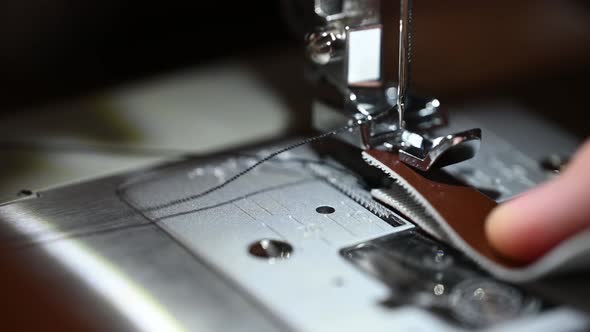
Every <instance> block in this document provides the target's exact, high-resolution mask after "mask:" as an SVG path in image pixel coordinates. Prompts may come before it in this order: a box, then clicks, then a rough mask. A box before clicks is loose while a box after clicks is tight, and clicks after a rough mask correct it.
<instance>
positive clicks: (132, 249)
mask: <svg viewBox="0 0 590 332" xmlns="http://www.w3.org/2000/svg"><path fill="white" fill-rule="evenodd" d="M124 177H125V176H115V177H109V178H105V179H101V180H97V181H92V182H87V183H83V184H80V185H69V186H67V187H64V188H61V189H54V190H51V191H46V192H42V194H41V196H40V197H39V198H36V199H26V200H21V201H18V202H14V203H11V204H8V205H5V206H2V207H0V220H1V226H0V238H1V239H2V241H1V243H2V256H1V257H4V256H5V255H12V254H14V255H16V257H19V258H20V262H22V263H23V265H22V266H20V267H19V268H22V269H24V271H25V272H26V273H27V274H29V275H30V276H31V278H32V279H33V280H37V282H43V283H44V287H45V288H48V289H59V290H60V293H59V295H57V294H55V295H54V296H59V305H60V306H61V305H63V306H64V309H62V310H67V309H66V308H67V307H74V308H76V307H79V308H86V309H85V310H84V311H85V312H86V314H87V315H88V316H90V317H87V318H86V320H85V322H84V324H85V325H84V326H81V327H80V326H79V327H80V328H83V329H88V330H94V329H96V328H98V329H99V330H103V331H104V330H109V331H252V330H256V331H283V330H285V329H286V327H285V326H284V325H283V324H282V323H281V322H280V321H278V320H277V319H276V318H275V317H273V316H272V315H269V314H268V312H267V311H266V309H265V308H264V307H263V306H261V305H260V304H258V303H257V302H256V301H253V299H252V297H251V296H250V295H248V294H247V293H244V292H243V291H241V290H240V288H239V287H236V285H235V284H233V283H229V282H228V281H227V276H224V275H223V274H219V273H218V271H215V270H214V269H212V268H211V267H210V266H208V264H207V262H205V261H203V260H201V259H199V258H198V254H197V253H194V252H191V251H189V250H187V249H186V248H184V247H183V246H181V245H179V244H178V243H177V242H176V241H174V240H172V239H171V238H170V236H169V235H168V234H166V233H165V232H163V231H162V230H161V229H159V228H158V226H157V225H154V224H152V223H150V222H149V221H147V220H146V219H144V218H143V217H141V216H140V215H138V214H136V213H133V212H132V211H131V210H130V209H129V207H128V206H127V205H126V204H124V203H123V202H122V201H121V200H120V199H118V198H117V196H116V195H114V191H115V189H116V187H117V185H118V184H120V182H121V181H123V180H124ZM2 267H3V269H2V271H3V272H5V271H6V267H5V266H4V265H2ZM47 279H49V280H50V281H51V282H47ZM19 296H40V295H39V294H36V293H32V294H26V293H24V294H19ZM15 302H18V301H15V299H11V298H9V297H7V296H6V293H5V295H4V296H3V299H2V307H3V308H5V306H7V305H9V303H12V304H10V305H11V306H12V305H14V303H15ZM66 303H67V304H68V306H66ZM88 303H91V304H92V306H90V305H88ZM12 309H13V310H14V311H16V309H20V310H21V311H18V312H17V314H18V315H20V316H21V317H25V318H23V319H25V320H28V319H30V317H29V318H26V315H27V312H28V311H30V310H27V308H18V307H17V308H12ZM105 311H106V313H105V314H104V316H103V315H99V313H101V312H105ZM93 312H95V313H94V314H93ZM69 315H71V316H72V320H74V319H75V315H74V313H73V312H69ZM227 317H231V319H227ZM23 326H27V324H24V323H23V322H22V321H21V322H20V323H19V328H23ZM4 327H6V325H4ZM7 328H8V329H10V326H9V327H7ZM16 329H17V327H16V326H14V329H13V330H16ZM42 329H43V330H46V331H54V330H56V328H55V327H54V326H51V325H46V326H43V327H42Z"/></svg>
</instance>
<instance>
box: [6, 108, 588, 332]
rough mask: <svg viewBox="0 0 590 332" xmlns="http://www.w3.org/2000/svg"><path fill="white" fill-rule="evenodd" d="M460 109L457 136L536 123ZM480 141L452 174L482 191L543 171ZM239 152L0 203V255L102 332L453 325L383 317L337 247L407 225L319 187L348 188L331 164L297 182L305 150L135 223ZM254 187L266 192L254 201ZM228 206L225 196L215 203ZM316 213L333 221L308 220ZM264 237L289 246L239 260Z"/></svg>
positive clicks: (378, 286)
mask: <svg viewBox="0 0 590 332" xmlns="http://www.w3.org/2000/svg"><path fill="white" fill-rule="evenodd" d="M470 110H471V112H470V113H469V114H467V115H465V116H461V115H460V114H457V116H456V118H455V121H454V123H455V124H456V125H457V126H459V127H463V126H467V125H471V124H473V122H472V121H477V118H478V117H477V116H478V115H479V118H485V119H487V117H488V116H489V117H491V119H492V120H491V121H486V123H485V126H484V127H485V128H486V129H487V130H490V131H491V130H496V129H499V130H502V129H503V127H504V126H503V123H501V121H498V119H501V118H503V117H501V116H498V114H502V112H503V111H510V113H511V114H513V115H514V117H515V118H517V119H518V118H522V119H523V121H524V123H523V125H526V124H528V123H534V122H531V121H532V120H531V119H530V118H527V117H526V116H521V115H519V113H518V112H516V111H515V110H514V109H510V108H509V107H508V106H506V105H498V106H496V107H490V108H489V109H487V110H485V109H484V111H482V112H480V113H482V114H479V113H478V112H477V111H478V109H477V108H476V107H471V108H470ZM469 116H471V120H469ZM474 118H475V120H474ZM493 119H496V121H495V122H494V120H493ZM470 121H471V122H470ZM475 124H477V125H479V123H478V122H476V123H475ZM514 125H515V126H517V125H518V123H517V122H515V123H514ZM543 128H544V127H543ZM504 129H506V128H504ZM513 129H514V128H513ZM499 132H500V133H502V132H501V131H499ZM542 133H543V135H542V136H540V135H539V136H538V137H534V138H535V139H536V143H540V144H542V146H543V147H544V148H545V149H547V150H551V149H563V148H564V147H567V146H571V147H572V148H573V146H574V143H575V141H572V140H568V139H567V138H566V136H565V135H562V134H560V133H555V134H552V131H551V130H543V131H542ZM502 135H503V136H504V134H502ZM554 135H555V136H557V137H553V136H554ZM545 140H546V141H545ZM486 142H489V143H490V145H484V146H483V147H482V152H483V153H480V154H478V155H477V156H476V158H474V159H472V160H469V161H467V162H465V163H461V164H456V165H452V166H450V167H451V168H450V170H451V171H454V172H456V173H455V174H458V175H461V176H463V177H465V178H470V177H471V179H472V180H473V181H475V182H477V181H480V184H481V183H483V182H481V181H483V180H482V177H483V176H484V175H485V176H487V177H489V178H490V179H491V182H490V184H492V185H496V186H497V187H498V188H500V189H501V188H502V187H503V186H504V187H506V186H508V187H509V189H510V190H509V191H510V192H509V193H507V196H508V197H509V196H510V195H514V194H518V193H519V192H522V190H525V189H527V188H530V187H531V186H533V185H535V183H539V182H542V181H545V180H547V179H549V178H550V176H552V175H550V174H545V173H543V171H542V170H540V169H538V168H536V167H537V166H538V164H537V162H536V160H535V159H534V158H536V157H537V155H540V152H542V151H535V152H533V153H532V154H528V152H527V150H526V145H523V144H525V143H526V142H521V141H518V140H517V141H516V142H515V144H516V145H511V144H512V143H507V142H505V141H502V140H501V139H499V138H498V139H490V140H488V141H486ZM554 142H556V143H559V144H558V146H556V145H554ZM492 143H493V144H492ZM275 149H276V146H264V147H261V148H260V150H257V151H258V153H259V154H260V155H265V154H267V153H268V152H269V151H274V150H275ZM486 151H487V152H486ZM522 151H524V152H522ZM241 152H242V154H241V155H240V156H235V155H230V156H211V157H208V158H198V159H192V160H187V161H179V162H176V163H173V164H170V165H164V166H162V167H158V168H150V169H146V170H138V171H136V172H131V173H127V174H121V175H118V176H113V177H108V178H103V179H99V180H96V181H92V182H86V183H79V184H73V185H69V186H65V187H62V188H57V189H53V190H49V191H43V192H41V193H40V196H39V197H37V198H35V197H31V198H27V199H23V200H19V201H15V202H12V203H9V204H6V205H4V206H2V207H0V234H1V241H0V243H2V246H3V249H2V253H4V254H5V253H8V252H14V253H18V254H19V255H20V256H19V257H20V260H19V262H22V264H23V266H24V267H29V268H33V269H35V270H37V271H39V269H41V270H42V271H43V274H41V273H38V272H37V273H31V276H32V277H35V276H39V277H41V276H42V275H53V274H55V275H63V274H67V275H69V276H70V278H69V279H66V278H58V277H56V278H54V280H53V282H52V283H50V284H47V287H48V288H54V289H60V290H67V291H63V294H62V295H61V296H62V299H63V300H64V301H65V300H66V299H68V301H73V303H76V304H78V306H80V307H82V308H90V307H87V306H84V301H82V299H84V298H86V299H88V300H90V301H91V302H93V303H95V305H96V308H97V309H96V310H98V309H100V310H104V311H106V312H107V315H106V316H107V317H110V318H109V320H104V319H102V318H101V317H104V316H101V315H98V314H97V315H96V316H95V317H92V318H90V319H89V320H88V321H87V322H88V324H99V323H102V324H107V325H110V326H112V327H113V328H112V329H111V330H117V328H116V327H117V326H124V327H123V328H119V330H138V331H150V330H156V331H177V330H190V331H194V330H198V331H219V330H223V331H277V330H278V331H285V330H287V331H289V330H296V331H326V330H339V331H357V330H366V329H370V330H372V331H390V330H391V328H392V326H395V327H396V328H398V329H401V330H409V329H414V330H424V331H430V330H439V331H445V330H448V331H456V330H457V329H456V326H454V325H450V324H448V323H447V322H445V321H444V320H440V319H438V318H437V316H436V315H435V314H433V313H430V312H429V311H428V310H425V309H421V308H417V307H415V306H412V305H404V306H400V307H397V308H395V309H394V310H391V309H389V308H384V307H383V306H382V305H381V302H382V300H385V299H387V298H388V296H389V291H388V288H387V286H386V285H384V284H382V283H381V282H379V281H378V280H375V279H373V277H372V276H370V275H368V274H365V273H363V272H362V271H359V270H358V269H356V268H355V267H354V266H353V265H351V264H349V263H348V262H346V261H345V260H344V259H343V258H342V257H341V256H340V253H339V251H340V249H342V248H344V247H348V246H351V245H355V244H357V243H358V242H362V241H364V240H370V239H373V238H375V237H380V236H381V235H386V234H391V233H400V234H401V233H403V232H404V229H406V230H407V229H411V226H408V225H406V226H403V225H402V226H396V227H394V226H391V225H390V224H388V223H386V222H385V221H384V220H382V219H381V218H379V217H377V216H376V215H375V214H373V213H371V212H369V211H368V210H366V209H365V208H364V207H362V206H361V205H359V204H358V203H357V202H355V201H354V200H352V199H351V198H350V197H351V196H352V195H350V194H343V192H342V190H338V189H336V188H335V187H334V186H333V185H332V184H331V182H330V181H324V180H322V179H321V178H318V175H321V176H322V177H327V178H328V179H329V178H330V174H331V176H332V177H334V179H333V182H334V183H343V184H346V183H347V181H350V180H351V179H349V178H348V177H347V176H346V177H342V175H341V171H339V170H338V169H334V168H326V166H325V165H322V164H317V167H320V168H321V170H322V172H318V171H317V170H314V172H311V173H307V172H306V171H305V167H302V166H301V165H302V164H301V162H300V161H297V160H298V159H302V158H303V159H304V160H308V161H309V159H310V158H311V159H312V161H313V160H314V159H313V155H310V154H307V153H304V152H303V151H299V150H298V151H293V153H289V154H287V155H283V156H282V157H281V158H277V160H274V161H272V162H270V163H269V164H267V165H266V166H265V168H260V169H259V170H258V173H257V174H254V176H253V177H249V178H242V179H240V180H238V181H237V182H235V183H234V185H232V186H230V187H227V188H226V190H225V192H218V193H217V194H215V195H211V196H207V197H203V199H201V200H198V201H193V202H185V203H183V205H178V206H175V207H170V208H168V209H161V210H158V211H151V212H147V213H146V212H144V215H145V216H142V214H140V213H137V211H136V209H137V208H138V207H139V208H141V207H145V206H146V205H148V206H149V205H151V204H153V203H157V202H159V201H162V200H169V199H174V198H176V197H179V196H184V195H187V194H190V193H192V192H194V191H202V190H204V189H206V188H207V187H209V186H210V185H212V184H215V183H219V181H220V180H221V179H223V178H224V177H227V176H228V175H229V174H230V172H232V170H233V171H235V170H237V169H240V167H242V166H244V165H247V164H248V163H251V162H252V160H253V158H254V157H255V156H252V155H244V153H243V151H241ZM356 157H359V156H356ZM484 157H485V158H484ZM488 157H489V158H491V159H486V158H488ZM349 158H350V159H353V158H355V155H354V154H351V155H350V156H349ZM232 159H233V161H232ZM499 159H500V160H501V161H502V162H503V163H504V164H505V166H503V167H502V168H501V169H498V168H496V166H497V163H496V162H495V161H494V160H496V161H497V160H499ZM279 165H283V166H282V167H278V166H279ZM513 165H519V167H522V168H523V169H525V170H526V173H525V174H524V175H523V173H522V172H512V173H518V174H520V176H526V178H527V181H528V182H522V183H520V182H519V181H518V180H517V179H516V178H514V177H511V175H510V174H512V173H511V172H510V170H511V169H512V167H513ZM530 165H535V166H534V168H531V167H532V166H530ZM470 167H471V168H470ZM474 172H478V173H474ZM478 174H480V175H478ZM481 174H483V175H481ZM345 179H348V180H346V181H344V180H345ZM351 183H352V181H351ZM269 185H272V186H273V187H277V186H278V187H277V188H268V186H269ZM283 185H284V186H283ZM122 186H123V187H124V188H128V189H129V191H126V192H125V194H126V196H125V197H127V198H130V199H132V201H131V200H128V201H130V202H131V203H132V206H133V207H135V209H131V208H130V206H129V205H127V204H125V202H124V201H122V200H121V199H120V197H119V196H117V195H116V191H117V189H122ZM352 187H353V188H357V187H355V186H352ZM358 188H362V186H359V187H358ZM494 188H496V187H492V188H488V189H494ZM253 189H268V190H264V191H262V192H258V193H257V192H254V193H253V192H252V190H253ZM355 190H357V189H355ZM503 197H506V196H503ZM228 198H229V199H231V198H235V200H234V201H233V202H231V203H228V204H222V205H218V206H217V204H219V203H222V202H226V201H227V199H228ZM324 206H330V207H332V208H334V210H335V212H333V213H331V214H330V213H327V214H326V213H319V212H317V211H316V209H318V208H319V207H324ZM203 207H208V209H202V208H203ZM196 209H201V210H200V211H195V210H196ZM140 210H141V209H140ZM320 211H324V209H320ZM289 215H291V216H292V217H293V218H294V219H291V218H289ZM146 217H147V218H146ZM295 219H297V220H299V221H300V222H301V223H302V224H300V223H298V222H297V221H294V220H295ZM265 225H266V226H265ZM267 226H268V227H267ZM262 239H270V240H277V241H283V242H287V243H289V244H290V245H292V247H293V251H292V254H290V256H289V259H288V260H281V261H279V262H277V261H275V262H274V263H269V261H267V260H265V259H260V258H259V257H253V256H251V255H250V253H249V252H248V249H249V246H250V245H251V244H252V243H253V242H255V241H260V240H262ZM22 244H28V245H27V246H25V247H23V246H21V245H22ZM15 245H19V246H17V247H15ZM36 253H39V254H42V259H41V260H33V259H32V257H34V256H35V254H36ZM37 262H39V263H37ZM71 280H74V281H76V284H79V285H80V286H79V287H78V286H75V283H73V282H72V281H71ZM79 289H80V291H78V290H79ZM438 292H440V287H439V288H438ZM577 292H580V289H578V290H577ZM88 310H92V311H93V312H94V310H95V309H94V308H92V309H88ZM96 312H97V313H98V311H96ZM585 319H586V318H585V316H584V315H581V314H580V313H579V312H577V311H575V310H570V309H568V308H556V309H555V310H553V311H550V312H548V313H547V314H546V315H542V316H540V317H536V318H535V319H525V320H519V321H518V322H514V323H513V324H507V325H505V326H498V327H496V328H495V330H496V331H502V330H504V331H507V330H512V328H517V327H518V328H520V329H521V330H523V331H527V330H528V331H539V330H543V329H545V330H552V329H553V328H554V327H555V326H559V327H562V328H567V327H568V326H573V327H575V326H583V324H584V323H585V322H586V321H585Z"/></svg>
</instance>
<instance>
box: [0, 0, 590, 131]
mask: <svg viewBox="0 0 590 332" xmlns="http://www.w3.org/2000/svg"><path fill="white" fill-rule="evenodd" d="M293 1H294V0H293ZM287 2H288V1H287V0H282V1H279V0H258V1H239V2H235V1H217V2H213V1H191V2H188V1H166V2H160V3H157V4H153V3H148V2H128V1H113V0H105V1H97V0H86V1H75V0H22V1H19V0H5V1H2V3H0V51H1V52H0V110H2V111H4V112H7V111H8V112H10V111H18V110H21V109H24V108H29V107H30V106H34V105H40V104H45V103H49V102H53V101H56V100H57V101H59V100H64V99H68V98H71V97H74V96H79V95H85V94H88V93H91V92H93V91H97V90H103V89H108V88H110V87H114V86H117V85H118V84H123V83H127V82H130V81H138V80H142V79H146V78H149V77H152V76H154V75H157V74H160V73H165V72H167V71H171V70H182V68H184V67H188V66H195V65H200V64H202V65H207V63H208V62H210V61H212V60H215V59H219V58H222V57H228V56H235V55H240V54H246V53H248V52H250V51H253V50H255V51H260V50H265V49H273V48H272V47H275V46H292V47H295V48H296V47H300V43H301V40H302V36H300V35H295V34H293V33H291V30H290V29H289V24H288V20H286V18H285V16H284V15H283V12H284V11H283V7H282V6H281V4H282V3H283V4H284V3H287ZM291 3H292V4H293V3H295V2H291ZM415 6H416V9H415V14H414V15H415V22H416V23H415V26H416V33H415V40H416V51H415V54H416V58H415V63H416V64H415V67H414V68H415V75H414V77H415V78H416V80H415V83H416V86H417V87H419V88H421V89H422V90H423V91H425V92H426V93H427V94H435V95H436V96H437V97H438V96H441V95H442V96H443V97H447V99H450V100H453V101H459V102H461V101H463V100H468V99H474V98H489V97H490V96H498V97H508V98H511V99H516V100H519V101H521V102H523V103H526V104H528V105H530V106H531V107H532V108H533V109H535V110H538V111H539V113H540V114H543V116H546V117H548V118H549V119H550V120H552V121H557V122H560V123H562V124H564V125H565V126H566V127H567V128H568V129H570V130H571V131H573V132H575V133H576V134H578V135H579V136H587V135H588V133H589V130H588V129H587V128H588V126H587V125H586V123H587V122H586V118H587V115H586V114H587V113H588V106H587V101H586V99H587V95H588V88H589V84H588V74H590V51H589V45H590V39H589V36H590V28H589V27H590V25H588V24H585V23H584V20H586V21H587V22H590V11H589V10H588V8H589V6H588V1H579V0H578V1H574V0H569V1H543V0H541V1H537V0H535V1H527V0H522V1H516V2H514V1H508V0H497V1H492V2H485V3H484V4H481V3H479V2H474V1H467V0H453V1H450V2H445V4H441V3H440V2H439V1H437V0H423V1H417V2H415ZM556 6H560V8H564V9H565V10H556ZM556 12H559V13H560V14H559V15H557V16H558V17H557V18H556V17H553V16H554V13H556ZM562 12H563V13H562ZM394 21H395V20H394ZM506 41H507V42H506ZM529 41H533V42H529Z"/></svg>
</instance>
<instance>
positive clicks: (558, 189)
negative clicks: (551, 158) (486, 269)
mask: <svg viewBox="0 0 590 332" xmlns="http://www.w3.org/2000/svg"><path fill="white" fill-rule="evenodd" d="M588 227H590V140H588V141H586V143H585V144H584V145H583V146H582V147H581V148H580V149H579V150H578V152H577V153H576V155H575V156H574V158H573V159H572V160H571V162H570V163H569V165H568V166H567V167H566V169H565V170H564V171H563V172H562V173H561V174H560V175H559V176H558V177H557V178H556V179H554V180H552V181H549V182H547V183H545V184H543V185H541V186H540V187H538V188H535V189H533V190H531V191H530V192H527V193H525V194H523V195H521V196H519V197H517V198H515V199H513V200H511V201H508V202H506V203H503V204H501V205H499V206H498V207H497V208H496V209H495V210H494V211H492V213H491V214H490V216H489V217H488V220H487V222H486V232H487V235H488V238H489V240H490V242H491V244H492V245H493V246H494V247H495V248H496V249H497V250H498V251H499V252H500V253H502V254H504V255H505V256H508V257H511V258H514V259H517V260H520V261H532V260H534V259H536V258H538V257H540V256H542V255H543V254H544V253H546V252H547V251H549V250H550V249H552V248H553V247H554V246H556V245H557V244H559V243H560V242H561V241H563V240H565V239H567V238H569V237H571V236H572V235H575V234H576V233H578V232H580V231H582V230H584V229H586V228H588Z"/></svg>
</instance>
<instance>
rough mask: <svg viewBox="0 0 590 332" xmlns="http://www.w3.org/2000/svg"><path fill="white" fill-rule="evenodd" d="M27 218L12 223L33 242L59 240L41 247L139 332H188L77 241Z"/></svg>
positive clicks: (53, 228)
mask: <svg viewBox="0 0 590 332" xmlns="http://www.w3.org/2000/svg"><path fill="white" fill-rule="evenodd" d="M23 214H26V215H27V222H26V223H10V225H11V226H13V227H14V228H16V230H17V231H19V232H20V233H22V234H27V235H32V236H31V237H32V238H33V239H32V240H34V241H35V240H38V238H39V237H41V236H42V238H43V239H59V240H56V241H51V242H46V243H41V244H39V245H38V246H39V248H40V249H43V250H44V251H45V252H46V253H47V254H48V255H50V256H52V257H54V258H55V259H56V260H57V261H59V262H60V263H61V264H63V265H64V267H65V268H66V269H67V270H69V271H71V272H72V273H74V274H76V275H77V276H78V277H79V278H80V280H82V281H83V282H84V283H85V284H86V285H87V286H88V288H90V289H91V290H92V291H93V292H95V293H96V294H98V295H99V296H101V297H103V298H104V300H105V301H106V302H108V303H110V304H111V305H113V306H114V307H115V308H116V309H117V312H118V313H120V314H121V315H122V316H124V317H125V318H126V319H128V320H129V322H130V323H131V324H133V325H134V326H136V327H137V329H138V330H139V331H154V332H164V331H186V329H185V328H183V327H182V326H181V325H180V324H179V322H178V321H176V320H175V319H174V317H172V315H170V313H168V312H167V311H166V309H165V308H164V307H163V306H162V305H161V304H160V303H158V302H157V301H156V300H155V299H154V298H152V297H151V296H150V295H149V294H148V292H146V291H145V290H143V289H142V288H140V287H138V286H137V285H136V284H135V283H133V282H132V281H131V280H130V279H129V278H127V277H126V276H125V275H124V274H123V273H122V272H121V271H119V270H117V269H116V268H115V267H114V266H112V265H110V264H109V263H108V261H107V260H105V259H103V258H102V257H101V256H99V255H97V254H95V253H94V252H92V250H91V249H89V248H87V247H86V246H84V245H83V244H82V243H80V242H79V241H78V240H76V239H68V238H67V235H66V234H63V233H61V232H60V231H59V230H57V229H55V227H53V226H52V225H51V224H50V223H49V222H47V221H44V220H41V219H38V218H34V217H32V216H31V215H28V214H27V213H26V212H25V213H23Z"/></svg>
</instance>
